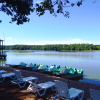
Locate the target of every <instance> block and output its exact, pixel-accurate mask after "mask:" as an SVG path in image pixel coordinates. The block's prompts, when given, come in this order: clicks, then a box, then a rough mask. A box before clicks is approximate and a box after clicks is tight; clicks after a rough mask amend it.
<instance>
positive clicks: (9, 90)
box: [0, 67, 100, 100]
mask: <svg viewBox="0 0 100 100" xmlns="http://www.w3.org/2000/svg"><path fill="white" fill-rule="evenodd" d="M13 69H14V68H11V67H0V70H6V71H8V72H13ZM19 70H20V71H21V73H22V76H23V77H27V76H34V77H38V82H37V83H42V82H47V81H54V80H61V81H65V82H67V84H68V87H69V88H71V87H74V88H77V89H81V90H84V98H83V100H90V92H89V89H90V88H92V89H97V90H100V86H97V85H93V84H88V83H84V82H78V81H74V80H69V79H64V78H61V77H57V76H52V75H48V74H43V73H39V72H34V71H28V70H22V69H19ZM10 81H11V79H9V78H6V79H5V81H3V82H0V100H51V96H53V95H55V93H56V92H52V91H51V89H48V90H47V91H46V94H45V96H43V97H39V96H38V95H37V94H33V93H30V92H29V91H28V90H27V87H28V85H29V84H28V83H27V85H26V86H25V87H24V88H22V89H20V88H19V87H18V85H12V84H11V82H10ZM76 100H77V99H76Z"/></svg>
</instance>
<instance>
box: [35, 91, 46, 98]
mask: <svg viewBox="0 0 100 100" xmlns="http://www.w3.org/2000/svg"><path fill="white" fill-rule="evenodd" d="M42 90H44V91H43V93H40V91H41V90H38V91H37V92H38V94H39V96H40V97H41V96H43V95H45V92H46V89H42Z"/></svg>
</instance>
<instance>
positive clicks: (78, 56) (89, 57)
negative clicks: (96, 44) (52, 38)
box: [0, 51, 100, 85]
mask: <svg viewBox="0 0 100 100" xmlns="http://www.w3.org/2000/svg"><path fill="white" fill-rule="evenodd" d="M19 62H25V63H27V64H29V63H36V64H47V65H49V66H50V65H53V64H55V65H60V66H67V67H73V68H77V69H83V70H84V78H83V79H82V80H80V81H84V82H86V83H92V84H96V85H100V51H87V52H86V51H84V52H56V51H34V52H28V53H14V52H7V59H6V61H0V64H1V65H2V64H18V63H19Z"/></svg>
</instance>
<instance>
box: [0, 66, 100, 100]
mask: <svg viewBox="0 0 100 100" xmlns="http://www.w3.org/2000/svg"><path fill="white" fill-rule="evenodd" d="M13 69H14V68H11V67H0V70H7V71H8V72H13ZM19 70H20V71H21V73H22V75H23V76H35V77H38V79H39V80H38V83H41V82H46V81H54V80H57V79H58V80H62V81H65V82H67V84H68V87H69V88H70V87H74V88H78V89H81V90H84V92H85V93H84V99H83V100H89V99H90V92H89V89H90V88H92V89H97V90H100V86H97V85H93V84H88V83H84V82H78V81H73V80H69V79H64V78H60V77H56V76H51V75H47V74H43V73H38V72H34V71H27V70H22V69H19ZM43 100H44V99H43ZM45 100H47V99H45Z"/></svg>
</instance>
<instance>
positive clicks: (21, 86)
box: [18, 82, 26, 88]
mask: <svg viewBox="0 0 100 100" xmlns="http://www.w3.org/2000/svg"><path fill="white" fill-rule="evenodd" d="M21 84H23V85H21ZM18 85H19V87H20V88H23V87H25V85H26V82H24V83H18Z"/></svg>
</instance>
